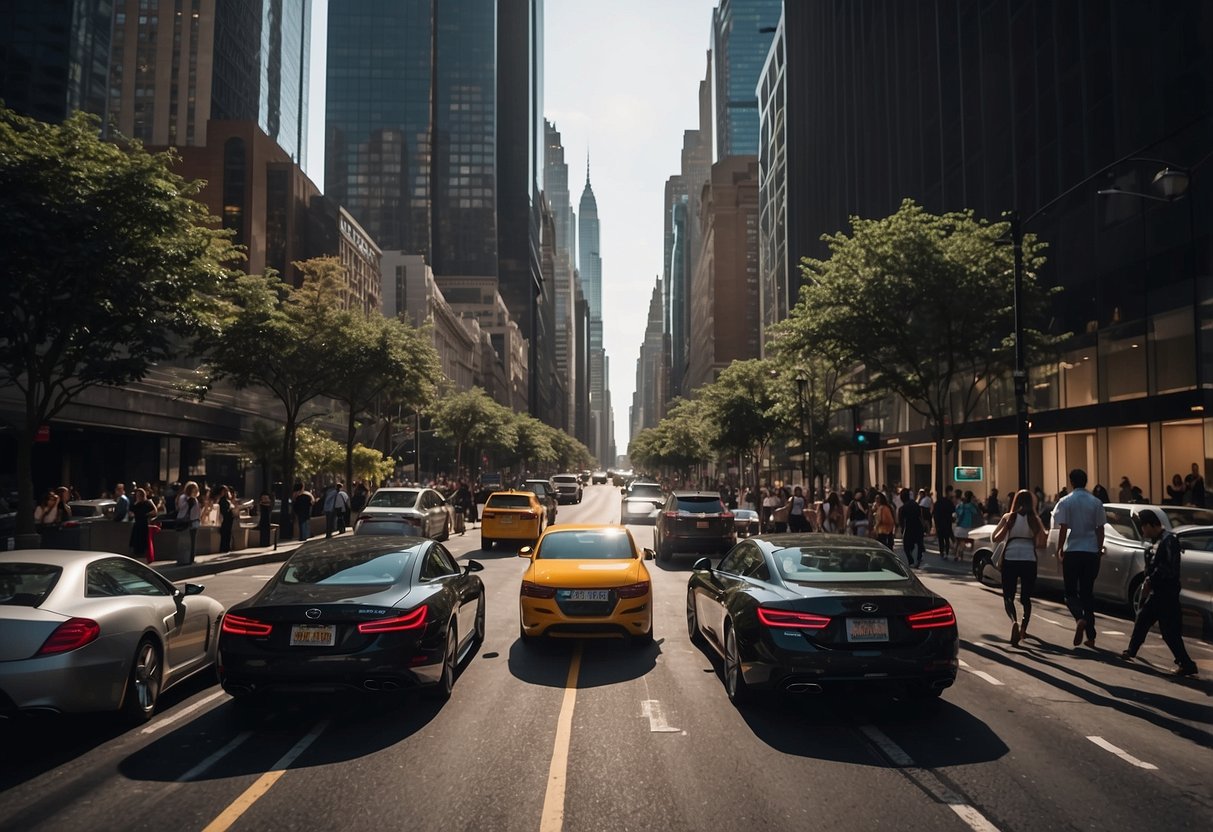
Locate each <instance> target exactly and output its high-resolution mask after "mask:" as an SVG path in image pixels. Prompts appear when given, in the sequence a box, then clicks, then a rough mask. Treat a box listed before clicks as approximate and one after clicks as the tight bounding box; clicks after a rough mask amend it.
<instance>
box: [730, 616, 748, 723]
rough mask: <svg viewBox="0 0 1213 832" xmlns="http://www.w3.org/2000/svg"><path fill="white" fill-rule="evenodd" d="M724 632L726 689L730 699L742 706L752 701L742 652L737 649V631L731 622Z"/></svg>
mask: <svg viewBox="0 0 1213 832" xmlns="http://www.w3.org/2000/svg"><path fill="white" fill-rule="evenodd" d="M726 626H727V629H726V630H725V633H724V691H725V693H727V694H728V695H729V701H730V702H732V703H733V704H734V705H736V706H738V707H741V706H742V705H745V704H746V703H748V702H749V701H750V698H751V696H750V688H749V686H748V685H746V682H745V675H744V674H743V673H742V672H741V653H740V652H739V651H738V649H737V633H736V632H735V631H734V629H733V625H732V623H729V624H728V625H726Z"/></svg>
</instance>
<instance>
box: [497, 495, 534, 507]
mask: <svg viewBox="0 0 1213 832" xmlns="http://www.w3.org/2000/svg"><path fill="white" fill-rule="evenodd" d="M532 499H533V498H531V497H528V496H527V495H525V494H503V493H500V492H499V493H496V494H490V495H489V499H488V501H487V502H486V503H485V504H484V507H485V508H486V509H489V508H534V507H535V506H534V504H533V503H532V502H531V500H532Z"/></svg>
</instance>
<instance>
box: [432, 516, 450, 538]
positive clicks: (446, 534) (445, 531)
mask: <svg viewBox="0 0 1213 832" xmlns="http://www.w3.org/2000/svg"><path fill="white" fill-rule="evenodd" d="M434 539H435V540H437V541H438V542H439V543H441V542H443V541H446V540H450V539H451V518H450V517H448V518H446V520H445V521H443V523H442V536H441V537H436V538H434Z"/></svg>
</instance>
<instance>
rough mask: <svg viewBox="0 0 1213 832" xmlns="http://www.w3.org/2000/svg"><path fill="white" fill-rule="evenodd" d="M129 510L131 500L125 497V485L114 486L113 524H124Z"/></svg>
mask: <svg viewBox="0 0 1213 832" xmlns="http://www.w3.org/2000/svg"><path fill="white" fill-rule="evenodd" d="M130 510H131V498H130V497H128V496H126V483H122V482H120V483H118V484H117V485H115V486H114V522H115V523H122V522H125V521H126V515H127V512H129V511H130Z"/></svg>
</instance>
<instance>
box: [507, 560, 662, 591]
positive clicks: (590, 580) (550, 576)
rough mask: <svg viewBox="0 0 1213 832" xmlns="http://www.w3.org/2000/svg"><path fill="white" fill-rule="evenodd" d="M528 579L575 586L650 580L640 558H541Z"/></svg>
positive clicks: (610, 584) (606, 586)
mask: <svg viewBox="0 0 1213 832" xmlns="http://www.w3.org/2000/svg"><path fill="white" fill-rule="evenodd" d="M524 579H525V580H528V581H531V582H533V583H537V584H545V585H547V586H559V587H564V588H573V589H603V588H609V587H616V586H626V585H627V584H634V583H639V582H640V581H644V580H648V574H647V573H646V572H645V569H644V565H643V563H641V561H640V560H639V559H638V558H628V559H627V560H562V559H559V558H553V559H551V560H545V559H543V558H540V559H538V560H536V561H535V562H534V563H532V564H531V568H530V569H528V570H527V575H526V576H524Z"/></svg>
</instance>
